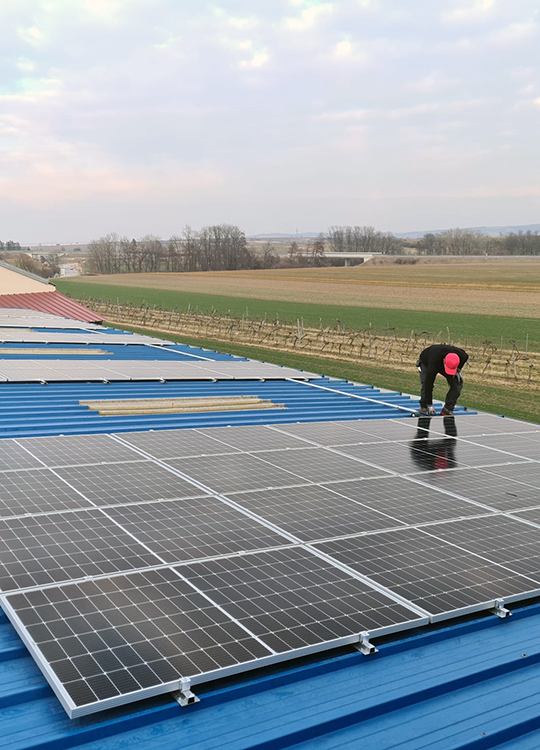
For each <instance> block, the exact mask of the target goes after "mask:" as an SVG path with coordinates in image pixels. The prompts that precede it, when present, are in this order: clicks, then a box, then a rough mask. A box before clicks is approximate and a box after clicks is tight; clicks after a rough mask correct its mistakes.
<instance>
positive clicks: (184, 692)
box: [171, 678, 201, 708]
mask: <svg viewBox="0 0 540 750" xmlns="http://www.w3.org/2000/svg"><path fill="white" fill-rule="evenodd" d="M171 695H172V697H173V698H174V700H175V701H176V702H177V703H178V704H179V705H180V706H182V708H185V707H186V706H193V705H194V704H195V703H200V700H201V699H200V698H197V696H196V695H195V693H194V692H193V691H192V689H191V680H189V679H187V678H183V679H182V680H180V688H179V689H178V690H175V691H174V692H172V693H171Z"/></svg>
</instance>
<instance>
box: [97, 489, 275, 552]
mask: <svg viewBox="0 0 540 750" xmlns="http://www.w3.org/2000/svg"><path fill="white" fill-rule="evenodd" d="M108 514H109V515H110V516H111V518H114V519H115V520H116V521H117V522H118V523H119V524H121V525H122V527H123V528H124V529H126V530H127V531H128V532H129V533H130V534H133V535H134V536H136V538H137V539H139V540H140V541H142V542H144V543H145V544H146V545H147V546H148V547H149V548H150V549H151V550H153V551H154V552H155V553H156V554H158V555H159V556H160V557H161V558H162V559H163V560H165V561H166V562H181V561H183V560H190V559H194V558H203V557H216V556H218V555H226V554H233V553H235V552H241V551H248V550H254V549H264V548H265V547H279V546H280V545H282V544H288V543H289V541H288V539H287V538H286V537H283V536H281V535H280V534H277V533H275V532H273V531H270V530H269V529H267V528H266V527H265V526H263V525H262V524H260V523H258V522H257V521H254V520H252V519H251V518H249V517H248V516H245V515H244V514H242V513H241V512H240V511H237V510H235V509H234V508H231V507H230V506H228V505H227V504H225V503H224V502H222V501H220V500H218V499H217V498H214V497H201V498H192V499H190V500H174V501H172V502H160V503H146V504H144V505H128V506H123V507H119V508H110V509H109V510H108Z"/></svg>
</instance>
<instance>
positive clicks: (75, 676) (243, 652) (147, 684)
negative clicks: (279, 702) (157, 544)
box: [4, 569, 272, 717]
mask: <svg viewBox="0 0 540 750" xmlns="http://www.w3.org/2000/svg"><path fill="white" fill-rule="evenodd" d="M4 602H5V605H4V606H5V607H6V609H7V612H8V614H9V616H10V618H11V619H12V621H13V622H14V624H15V625H16V627H17V629H18V630H19V632H20V633H21V635H22V636H23V638H24V640H25V643H26V644H27V646H28V647H29V648H30V650H31V652H32V653H33V654H34V655H35V658H36V661H37V662H38V664H39V665H40V666H41V668H42V670H43V671H44V673H45V676H46V677H47V678H48V679H49V682H50V683H51V685H52V687H53V688H54V690H55V692H56V694H57V696H58V697H59V699H60V700H61V702H62V704H63V706H64V708H65V709H66V710H67V712H68V714H69V715H70V716H72V717H73V716H80V715H84V714H88V713H91V712H93V711H96V710H103V709H104V708H109V707H110V706H114V705H117V704H119V703H126V702H129V701H134V700H140V699H141V698H143V697H145V695H155V694H156V693H163V692H168V691H172V690H175V689H177V688H179V687H180V679H181V678H182V677H193V676H197V675H201V674H203V673H210V674H212V673H214V674H216V673H217V674H218V676H219V671H220V670H227V669H229V670H230V668H232V667H238V666H239V665H249V664H250V663H252V662H254V660H256V659H261V658H263V657H267V656H271V655H272V652H271V651H270V650H269V649H268V648H267V647H266V646H264V645H263V644H262V643H261V642H260V641H259V640H257V639H256V638H254V637H253V636H252V635H250V634H249V633H247V632H246V631H245V630H244V629H243V628H242V627H240V626H239V625H238V624H236V623H235V622H233V621H232V620H231V619H230V618H229V617H228V616H227V615H226V614H225V613H224V612H223V611H222V610H221V609H219V608H218V607H216V606H215V605H213V604H212V603H211V602H210V601H208V599H207V598H206V597H204V596H202V595H201V594H200V593H198V592H196V591H195V590H194V589H193V587H192V586H190V585H189V584H188V583H187V582H185V581H183V580H182V579H181V578H180V577H179V576H178V575H177V574H175V572H174V571H172V570H169V569H164V570H153V571H148V572H144V573H135V574H131V575H124V576H116V577H113V578H102V579H97V580H95V581H87V582H83V583H79V584H68V585H65V586H59V587H53V588H48V589H43V590H41V591H32V592H27V593H21V594H14V595H11V596H7V597H5V599H4Z"/></svg>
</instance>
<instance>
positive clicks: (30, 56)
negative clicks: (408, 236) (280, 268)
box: [0, 0, 540, 243]
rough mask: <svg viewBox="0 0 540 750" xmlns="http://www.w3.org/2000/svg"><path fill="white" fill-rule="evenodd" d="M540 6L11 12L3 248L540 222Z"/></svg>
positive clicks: (267, 3) (2, 24)
mask: <svg viewBox="0 0 540 750" xmlns="http://www.w3.org/2000/svg"><path fill="white" fill-rule="evenodd" d="M538 8H539V3H538V0H221V2H220V1H219V0H216V2H206V0H1V2H0V50H1V51H0V61H1V62H0V239H3V240H6V239H14V240H16V241H19V242H21V243H31V242H32V243H33V242H71V241H73V242H85V241H88V240H89V239H92V238H95V237H98V236H100V235H103V234H105V233H107V232H113V231H115V232H118V233H120V234H125V235H128V236H130V237H131V236H134V237H138V236H141V235H142V234H146V233H154V234H157V235H160V236H162V237H168V236H170V235H171V234H173V233H179V232H180V231H181V229H182V227H183V226H184V225H185V224H190V225H191V226H192V227H193V228H195V229H198V228H200V227H201V226H203V225H205V224H212V223H221V222H228V223H234V224H238V225H239V226H241V227H242V228H243V229H244V230H245V231H246V232H247V233H262V232H294V231H295V230H296V229H298V231H300V232H302V231H314V232H316V231H320V230H324V229H326V228H327V227H328V226H329V225H331V224H373V225H374V226H376V227H377V228H379V229H383V230H388V231H395V232H400V231H409V230H417V229H418V230H423V229H426V230H427V229H434V228H445V227H452V226H476V225H501V224H527V223H537V222H539V221H540V168H539V164H540V160H539V156H540V146H539V143H540V140H539V125H540V51H539V50H540V31H539V29H540V11H539V10H538Z"/></svg>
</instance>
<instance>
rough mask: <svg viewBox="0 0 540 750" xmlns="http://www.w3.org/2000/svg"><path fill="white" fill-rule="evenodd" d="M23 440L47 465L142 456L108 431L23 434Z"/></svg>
mask: <svg viewBox="0 0 540 750" xmlns="http://www.w3.org/2000/svg"><path fill="white" fill-rule="evenodd" d="M19 442H20V444H21V445H22V446H24V447H25V448H26V449H27V450H28V451H29V452H30V453H31V454H32V455H34V456H36V458H38V459H40V460H41V461H43V463H45V464H46V465H47V466H70V465H79V464H98V463H111V462H114V461H134V460H137V459H138V458H139V456H138V455H137V454H136V453H135V452H134V451H132V450H131V449H130V448H128V447H127V446H125V445H122V444H121V443H119V442H117V441H116V440H114V439H113V438H111V437H110V436H109V435H69V436H60V437H40V438H23V439H21V440H20V441H19Z"/></svg>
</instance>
